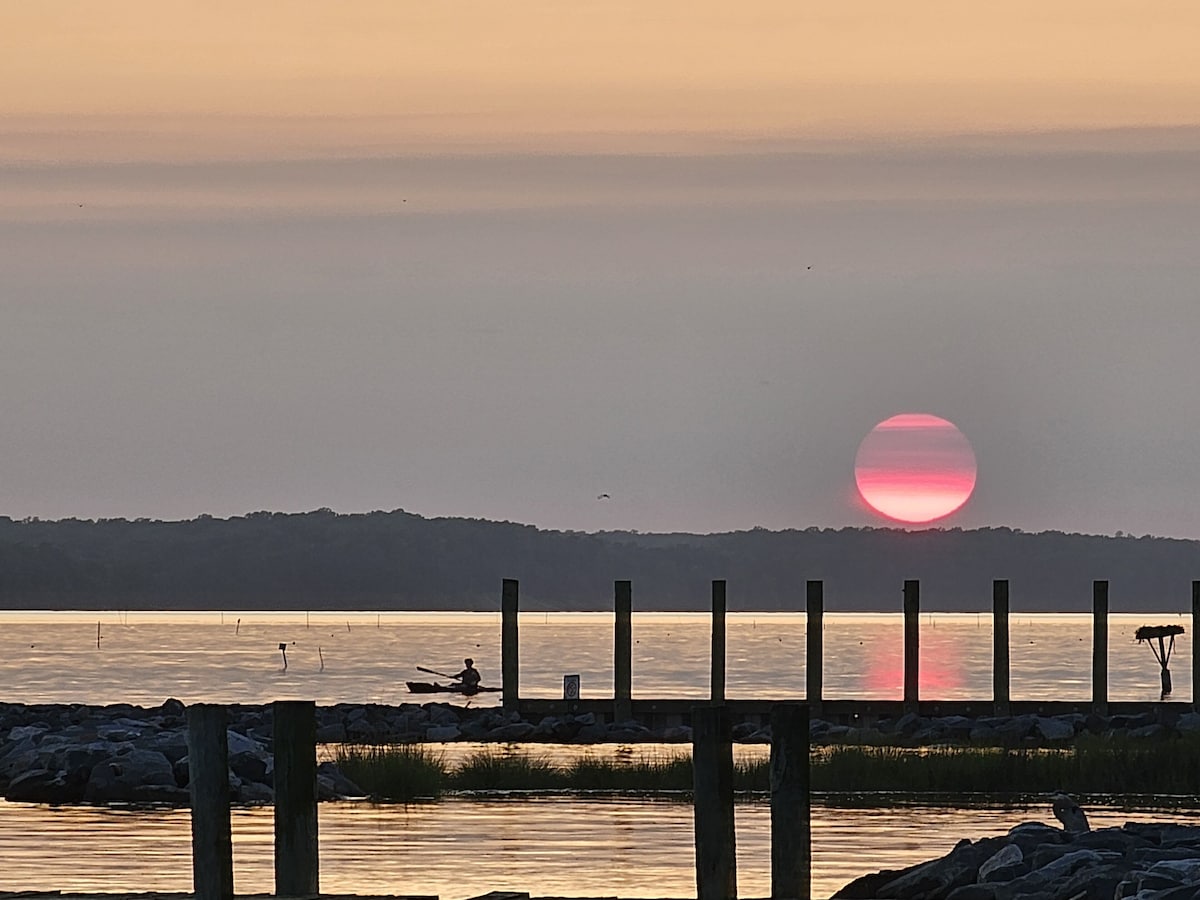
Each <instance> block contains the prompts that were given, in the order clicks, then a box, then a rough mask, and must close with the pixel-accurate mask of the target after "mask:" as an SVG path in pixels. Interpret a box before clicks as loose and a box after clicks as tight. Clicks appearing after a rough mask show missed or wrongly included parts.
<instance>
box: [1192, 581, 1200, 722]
mask: <svg viewBox="0 0 1200 900" xmlns="http://www.w3.org/2000/svg"><path fill="white" fill-rule="evenodd" d="M1197 628H1200V581H1193V582H1192V709H1194V710H1196V711H1197V712H1200V634H1198V633H1197V631H1196V629H1197Z"/></svg>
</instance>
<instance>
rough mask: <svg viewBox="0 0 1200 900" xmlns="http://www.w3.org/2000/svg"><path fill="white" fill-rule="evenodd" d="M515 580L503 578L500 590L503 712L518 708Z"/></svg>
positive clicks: (516, 590)
mask: <svg viewBox="0 0 1200 900" xmlns="http://www.w3.org/2000/svg"><path fill="white" fill-rule="evenodd" d="M518 591H519V585H518V583H517V579H515V578H505V579H504V583H503V584H502V585H501V588H500V690H501V694H500V696H501V697H502V698H503V701H504V710H505V712H513V711H515V710H517V709H519V708H520V706H521V698H520V690H521V689H520V686H519V685H520V671H521V668H520V642H519V641H518V638H517V607H518V604H517V596H518Z"/></svg>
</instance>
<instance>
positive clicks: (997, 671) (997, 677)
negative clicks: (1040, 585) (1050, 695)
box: [992, 579, 1010, 716]
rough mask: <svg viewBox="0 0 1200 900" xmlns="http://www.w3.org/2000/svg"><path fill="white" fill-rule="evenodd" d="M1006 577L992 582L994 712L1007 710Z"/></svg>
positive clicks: (1001, 714)
mask: <svg viewBox="0 0 1200 900" xmlns="http://www.w3.org/2000/svg"><path fill="white" fill-rule="evenodd" d="M1008 656H1009V641H1008V579H996V580H995V581H993V582H992V703H993V704H994V706H995V714H996V715H998V716H1007V715H1008V712H1009V684H1010V681H1009V663H1008Z"/></svg>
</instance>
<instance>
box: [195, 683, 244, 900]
mask: <svg viewBox="0 0 1200 900" xmlns="http://www.w3.org/2000/svg"><path fill="white" fill-rule="evenodd" d="M228 722H229V714H228V712H227V711H226V709H225V707H224V706H219V705H217V704H212V703H197V704H193V705H192V706H189V707H188V710H187V745H188V772H189V777H190V780H191V795H192V892H193V894H194V895H195V898H196V900H232V898H233V839H232V836H231V833H230V826H229V735H228V732H227V731H226V729H227V728H228Z"/></svg>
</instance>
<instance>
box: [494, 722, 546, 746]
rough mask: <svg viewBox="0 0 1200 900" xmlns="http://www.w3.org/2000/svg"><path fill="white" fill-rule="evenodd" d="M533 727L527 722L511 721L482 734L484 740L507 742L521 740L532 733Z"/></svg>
mask: <svg viewBox="0 0 1200 900" xmlns="http://www.w3.org/2000/svg"><path fill="white" fill-rule="evenodd" d="M534 728H535V726H533V725H530V724H529V723H528V722H512V723H510V724H508V725H501V726H500V727H499V728H495V729H493V730H492V731H489V732H488V733H487V734H486V735H485V736H484V740H488V741H500V742H509V743H511V742H513V741H523V740H525V739H526V738H527V737H529V736H530V735H531V734H533V732H534Z"/></svg>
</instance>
